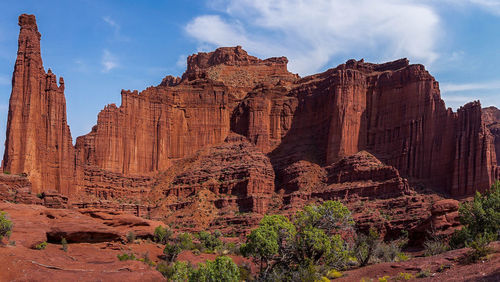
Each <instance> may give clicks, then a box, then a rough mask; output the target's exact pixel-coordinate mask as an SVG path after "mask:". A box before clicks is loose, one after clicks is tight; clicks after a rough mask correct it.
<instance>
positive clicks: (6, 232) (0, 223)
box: [0, 212, 14, 240]
mask: <svg viewBox="0 0 500 282" xmlns="http://www.w3.org/2000/svg"><path fill="white" fill-rule="evenodd" d="M13 226H14V225H13V224H12V221H10V220H9V217H8V215H7V213H6V212H0V240H2V239H3V237H6V238H7V239H8V238H10V235H11V234H12V227H13Z"/></svg>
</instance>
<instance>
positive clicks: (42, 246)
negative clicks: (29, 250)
mask: <svg viewBox="0 0 500 282" xmlns="http://www.w3.org/2000/svg"><path fill="white" fill-rule="evenodd" d="M45 248H47V242H42V243H40V244H38V245H36V246H35V249H36V250H45Z"/></svg>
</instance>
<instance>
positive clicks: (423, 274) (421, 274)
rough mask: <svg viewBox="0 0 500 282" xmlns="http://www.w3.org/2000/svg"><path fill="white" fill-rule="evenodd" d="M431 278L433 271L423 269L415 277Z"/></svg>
mask: <svg viewBox="0 0 500 282" xmlns="http://www.w3.org/2000/svg"><path fill="white" fill-rule="evenodd" d="M430 276H431V271H430V270H428V269H423V270H421V271H420V272H419V273H417V275H416V276H415V277H417V278H426V277H430Z"/></svg>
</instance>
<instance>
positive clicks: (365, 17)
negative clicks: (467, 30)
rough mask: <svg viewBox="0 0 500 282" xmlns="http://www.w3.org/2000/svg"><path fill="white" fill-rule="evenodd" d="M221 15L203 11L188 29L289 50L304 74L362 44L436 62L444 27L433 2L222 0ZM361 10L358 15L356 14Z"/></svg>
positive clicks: (206, 37) (256, 47)
mask: <svg viewBox="0 0 500 282" xmlns="http://www.w3.org/2000/svg"><path fill="white" fill-rule="evenodd" d="M211 3H212V7H214V8H216V9H217V10H219V11H220V12H221V14H220V15H209V14H207V15H201V16H199V17H196V18H194V19H193V20H192V21H190V22H189V23H188V24H187V25H186V27H185V30H186V32H187V34H188V35H190V36H191V37H193V38H194V39H196V40H197V41H198V43H199V44H200V45H204V44H209V45H210V46H212V47H216V46H228V45H233V46H234V45H242V46H243V48H245V49H246V50H247V51H249V52H251V53H253V54H256V55H259V56H262V57H268V56H277V55H278V56H281V55H286V56H287V57H288V58H289V59H290V69H291V70H292V71H294V72H299V73H300V74H310V73H313V72H317V71H319V70H320V69H321V68H322V67H323V66H324V65H325V64H326V63H328V62H329V61H330V60H331V59H332V57H333V56H336V55H340V54H345V53H349V52H352V50H358V51H360V52H363V53H368V52H369V51H376V52H375V53H377V55H378V56H377V57H380V58H389V59H392V58H397V57H403V56H404V57H406V56H409V57H410V58H411V59H417V60H419V61H421V62H423V63H431V62H432V61H434V60H435V59H436V58H437V57H438V54H437V52H436V50H435V44H436V38H437V36H436V35H437V34H438V33H439V28H440V27H439V17H438V15H437V14H436V13H435V11H434V10H433V9H432V7H430V6H428V5H424V4H416V3H415V2H409V1H394V0H360V1H342V0H309V1H305V0H291V1H285V0H277V1H267V0H225V1H224V0H222V1H214V2H211ZM353 15H356V16H353Z"/></svg>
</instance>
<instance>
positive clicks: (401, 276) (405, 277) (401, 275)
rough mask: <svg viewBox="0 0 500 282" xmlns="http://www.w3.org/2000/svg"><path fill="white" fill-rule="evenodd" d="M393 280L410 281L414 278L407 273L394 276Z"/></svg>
mask: <svg viewBox="0 0 500 282" xmlns="http://www.w3.org/2000/svg"><path fill="white" fill-rule="evenodd" d="M395 278H396V280H411V279H413V278H415V276H413V274H411V273H408V272H400V273H399V274H398V276H396V277H395Z"/></svg>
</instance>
